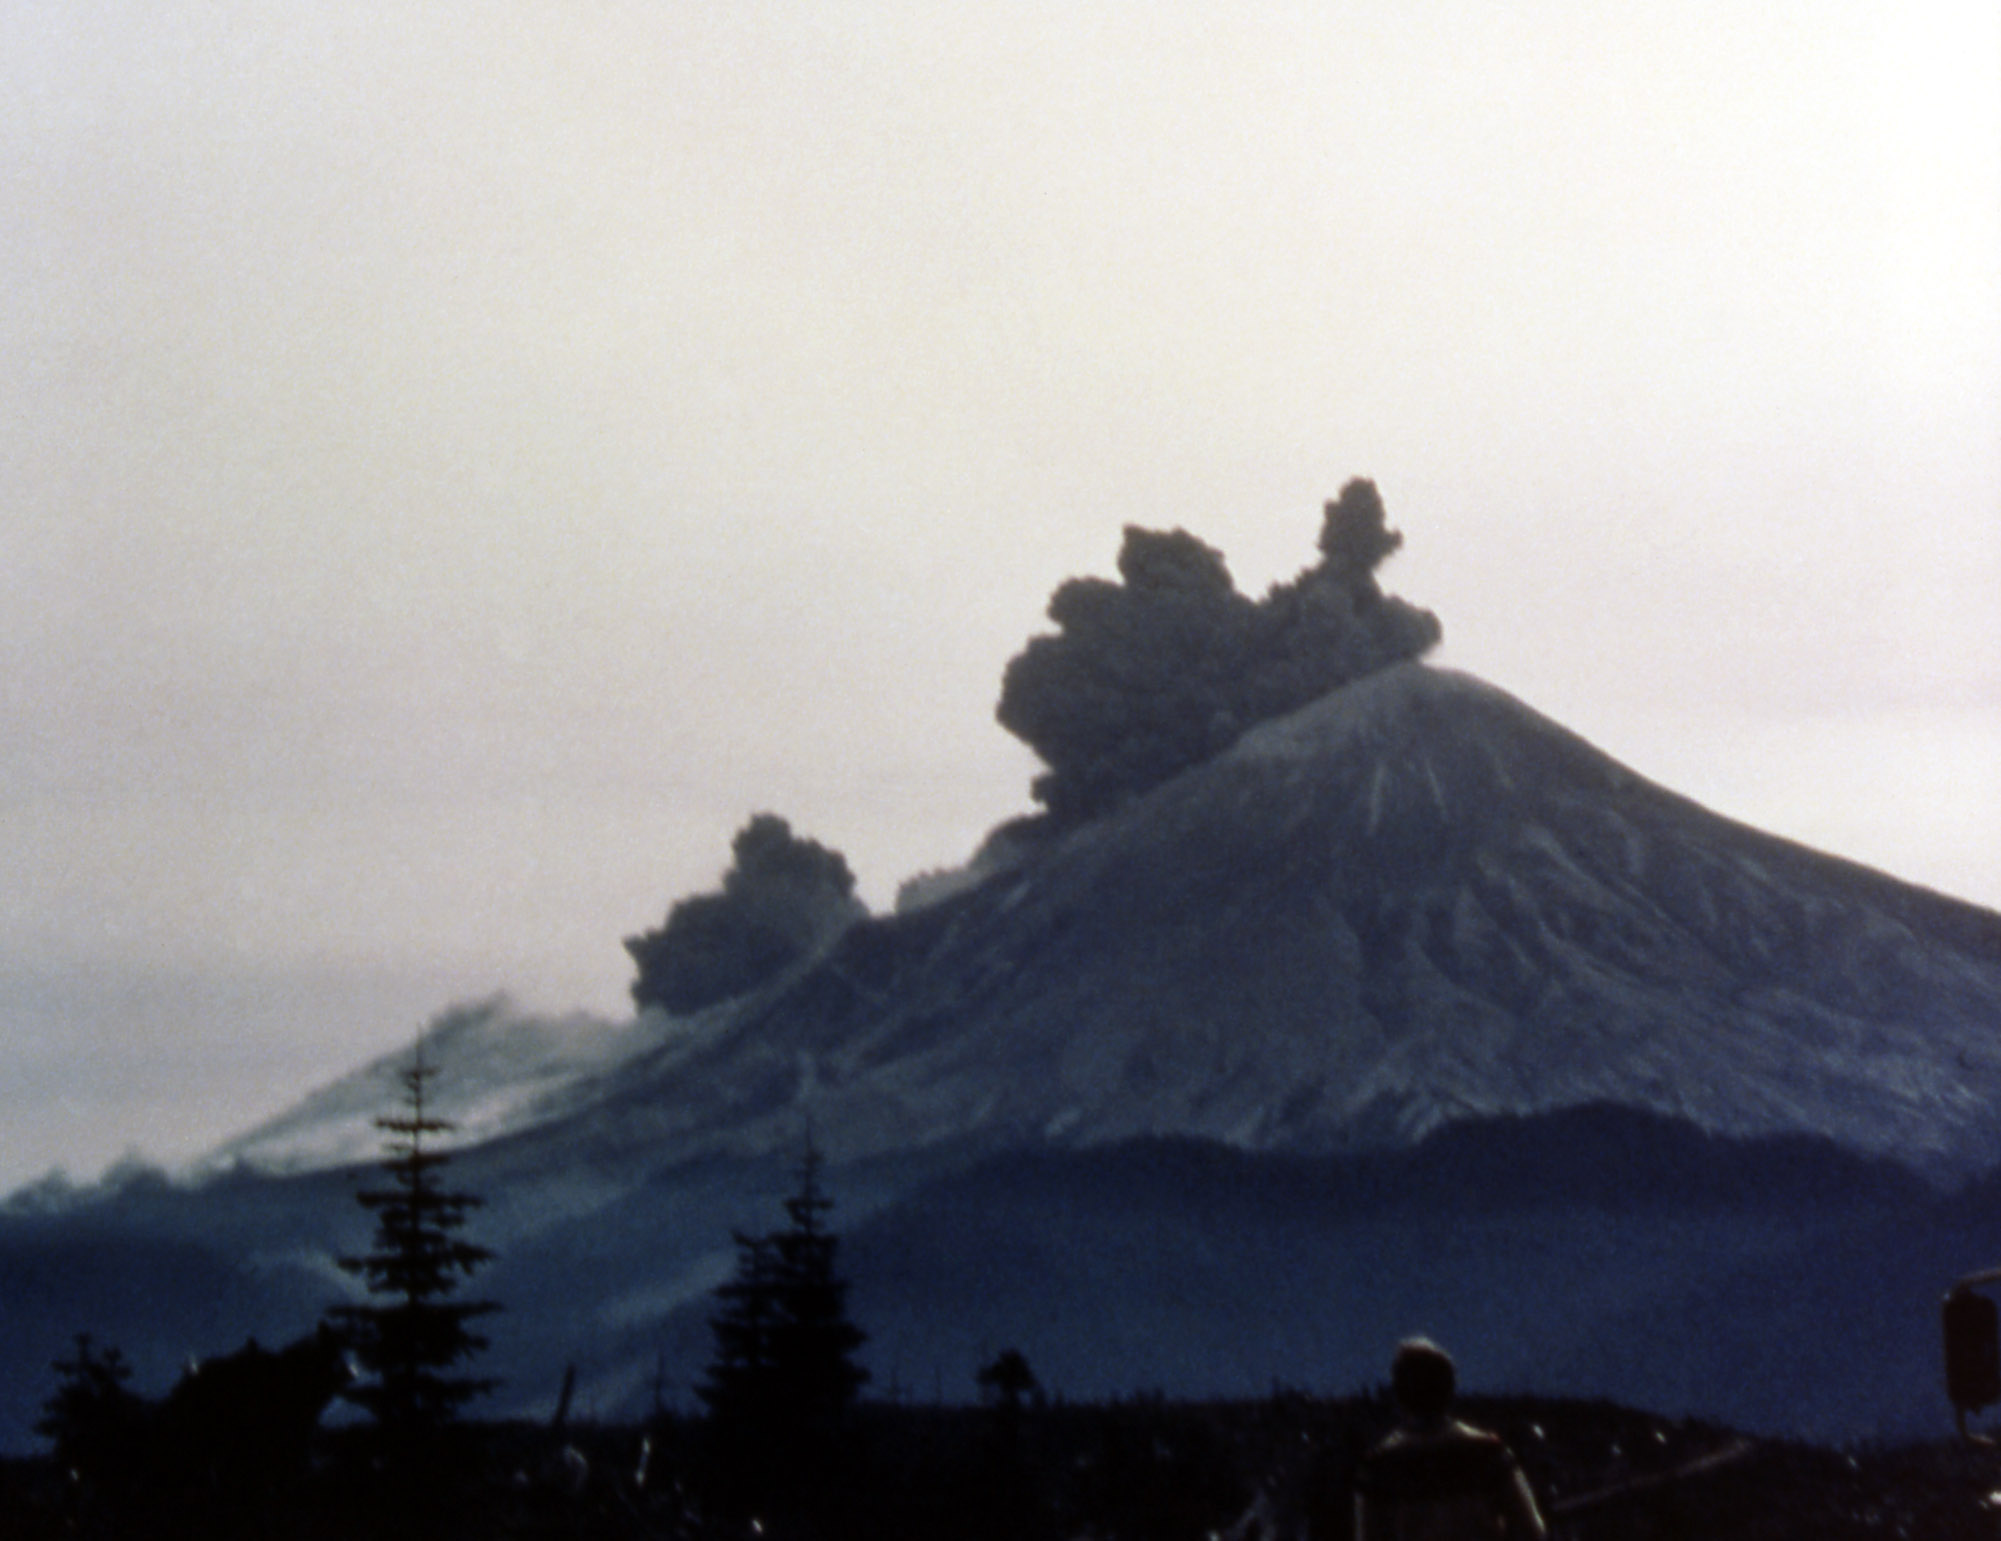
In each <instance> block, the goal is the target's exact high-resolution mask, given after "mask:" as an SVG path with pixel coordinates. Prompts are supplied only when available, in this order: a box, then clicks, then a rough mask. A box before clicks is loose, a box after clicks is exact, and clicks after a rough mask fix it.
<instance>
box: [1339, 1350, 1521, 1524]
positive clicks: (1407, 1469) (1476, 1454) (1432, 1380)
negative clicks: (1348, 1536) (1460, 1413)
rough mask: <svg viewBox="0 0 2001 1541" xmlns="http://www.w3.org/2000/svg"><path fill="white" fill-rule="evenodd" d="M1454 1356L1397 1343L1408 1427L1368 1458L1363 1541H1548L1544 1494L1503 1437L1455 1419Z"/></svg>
mask: <svg viewBox="0 0 2001 1541" xmlns="http://www.w3.org/2000/svg"><path fill="white" fill-rule="evenodd" d="M1457 1390H1458V1372H1457V1371H1456V1370H1455V1369H1454V1368H1453V1364H1452V1356H1451V1355H1449V1354H1447V1353H1446V1352H1445V1350H1444V1349H1442V1348H1440V1347H1439V1346H1438V1345H1437V1344H1436V1343H1433V1342H1431V1341H1430V1340H1429V1339H1427V1338H1411V1339H1409V1340H1408V1341H1406V1342H1403V1343H1400V1344H1398V1345H1397V1351H1396V1357H1395V1358H1394V1359H1393V1360H1392V1361H1391V1363H1390V1392H1391V1395H1392V1396H1394V1397H1395V1399H1396V1404H1397V1410H1398V1412H1399V1413H1400V1414H1401V1421H1400V1423H1399V1425H1398V1427H1397V1429H1396V1432H1395V1433H1393V1434H1391V1435H1390V1436H1389V1438H1387V1439H1385V1440H1384V1441H1383V1442H1382V1443H1381V1444H1379V1445H1377V1446H1376V1447H1375V1448H1374V1449H1373V1450H1371V1451H1369V1453H1368V1454H1367V1455H1365V1456H1364V1457H1363V1458H1362V1464H1361V1467H1360V1469H1359V1470H1358V1471H1357V1473H1356V1477H1355V1541H1472V1538H1475V1537H1479V1538H1488V1537H1506V1538H1508V1541H1523V1538H1530V1541H1543V1538H1545V1537H1547V1536H1548V1534H1549V1532H1548V1530H1547V1529H1546V1528H1545V1526H1544V1525H1543V1520H1542V1513H1541V1511H1540V1510H1538V1509H1537V1508H1536V1501H1535V1494H1534V1493H1532V1492H1531V1491H1530V1490H1529V1484H1528V1478H1526V1477H1525V1476H1523V1475H1522V1468H1521V1464H1520V1462H1518V1461H1517V1460H1516V1459H1515V1455H1514V1452H1513V1451H1512V1450H1510V1449H1509V1448H1508V1446H1507V1444H1506V1442H1505V1441H1504V1440H1502V1439H1501V1437H1500V1436H1499V1435H1497V1434H1490V1433H1488V1432H1487V1431H1486V1430H1485V1429H1476V1428H1474V1427H1472V1425H1470V1424H1465V1423H1461V1422H1459V1421H1458V1420H1457V1419H1455V1418H1453V1417H1452V1416H1451V1409H1452V1398H1453V1395H1454V1394H1455V1392H1456V1391H1457Z"/></svg>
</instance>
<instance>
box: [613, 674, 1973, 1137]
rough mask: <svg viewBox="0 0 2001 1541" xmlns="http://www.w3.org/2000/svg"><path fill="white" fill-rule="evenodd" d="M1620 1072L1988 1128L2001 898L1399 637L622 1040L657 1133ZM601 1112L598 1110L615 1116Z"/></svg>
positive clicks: (1048, 1131) (1362, 1130) (1864, 1113)
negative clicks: (1581, 730) (1056, 830)
mask: <svg viewBox="0 0 2001 1541" xmlns="http://www.w3.org/2000/svg"><path fill="white" fill-rule="evenodd" d="M1588 1102H1613V1103H1619V1104H1624V1105H1629V1106H1635V1107H1642V1108H1648V1109H1652V1110H1655V1111H1659V1112H1663V1113H1669V1114H1673V1115H1676V1116H1680V1117H1685V1118H1687V1119H1689V1120H1691V1121H1692V1122H1694V1123H1695V1124H1696V1125H1698V1126H1699V1127H1702V1128H1705V1129H1709V1130H1714V1131H1718V1132H1726V1133H1734V1134H1741V1135H1756V1134H1764V1133H1779V1132H1788V1131H1791V1132H1810V1133H1816V1134H1822V1135H1826V1136H1828V1137H1829V1138H1831V1139H1834V1140H1837V1141H1839V1142H1840V1143H1842V1144H1845V1145H1848V1146H1850V1147H1852V1148H1855V1149H1858V1150H1864V1151H1872V1152H1878V1153H1883V1154H1889V1155H1893V1156H1895V1157H1897V1158H1898V1159H1900V1160H1904V1161H1907V1162H1910V1163H1913V1164H1916V1165H1919V1166H1922V1167H1925V1168H1927V1169H1930V1170H1933V1171H1936V1172H1944V1173H1949V1172H1966V1171H1971V1170H1975V1169H1978V1168H1980V1167H1983V1166H1985V1165H1986V1164H1988V1163H1990V1162H1992V1161H1993V1160H1995V1159H1997V1157H2001V1122H1997V1118H1996V1113H1995V1110H1996V1109H2001V917H1996V916H1994V915H1992V914H1990V913H1988V912H1985V911H1982V910H1979V909H1977V908H1975V907H1973V906H1971V905H1966V904H1963V903H1960V902H1957V901H1954V900H1951V899H1947V898H1944V897H1942V896H1939V895H1936V894H1931V893H1928V892H1926V891H1924V890H1921V889H1917V888H1914V887H1912V886H1910V885H1907V884H1903V883H1899V882H1897V881H1895V880H1893V879H1890V878H1887V877H1884V876H1882V875H1881V874H1877V873H1873V872H1870V871H1868V870H1867V869H1864V868H1861V867H1858V866H1856V865H1854V864H1852V863H1848V862H1843V861H1840V860H1837V859H1835V858H1832V857H1828V856H1823V855H1820V854H1818V853H1815V852H1812V851H1809V850H1807V849H1805V848H1803V847H1800V846H1797V845H1793V844H1790V843H1788V842H1785V841H1782V840H1779V839H1776V838H1774V837H1771V836H1768V835H1764V834H1760V833H1759V832H1757V831H1754V830H1751V829H1748V828H1746V827H1744V826H1741V825H1738V824H1734V823H1732V822H1730V821H1728V820H1725V819H1722V818H1719V817H1717V816H1715V815H1713V814H1710V813H1708V812H1706V811H1705V810H1703V809H1701V808H1699V807H1697V806H1696V805H1695V804H1693V803H1691V802H1689V801H1687V800H1686V799H1683V798H1680V797H1677V796H1675V795H1673V794H1671V793H1668V792H1666V791H1663V790H1662V789H1660V788H1658V787H1656V786H1654V785H1652V784H1650V783H1648V782H1646V781H1645V780H1643V779H1642V778H1640V777H1638V776H1636V775H1634V774H1633V773H1632V772H1630V771H1628V770H1627V769H1625V768H1624V767H1623V766H1620V765H1619V764H1617V763H1616V762H1614V761H1612V760H1611V759H1609V758H1608V757H1606V756H1604V755H1603V754H1601V753H1599V752H1598V751H1596V750H1594V749H1593V748H1591V747H1590V746H1589V745H1588V744H1586V743H1585V742H1584V741H1583V740H1581V739H1579V738H1577V737H1576V736H1575V735H1573V734H1570V733H1568V732H1566V731H1564V730H1563V729H1561V728H1559V727H1557V726H1556V725H1554V724H1552V723H1550V722H1548V721H1547V720H1546V719H1544V718H1541V717H1539V716H1537V715H1536V714H1535V713H1533V712H1531V711H1530V710H1529V709H1528V708H1526V707H1524V706H1522V705H1521V704H1520V703H1519V702H1516V701H1514V700H1513V699H1512V698H1510V697H1508V696H1506V695H1505V694H1503V693H1502V692H1500V691H1498V690H1495V689H1493V688H1492V687H1490V686H1487V685H1484V684H1481V683H1479V682H1478V681H1475V680H1473V679H1470V678H1468V677H1465V676H1462V675H1457V674H1451V673H1446V672H1441V671H1437V670H1433V669H1429V668H1425V667H1423V666H1419V665H1405V666H1400V667H1398V668H1395V669H1391V670H1386V671H1384V672H1383V673H1382V674H1379V675H1377V676H1374V677H1372V678H1370V679H1368V680H1366V681H1363V682H1361V683H1359V684H1356V685H1353V686H1350V687H1348V688H1347V689H1345V690H1342V691H1339V692H1337V693H1335V694H1334V695H1332V696H1329V697H1327V698H1326V699H1325V700H1323V701H1321V702H1319V703H1318V704H1316V705H1315V706H1313V707H1310V708H1308V709H1306V710H1305V711H1303V712H1300V713H1297V714H1295V715H1294V716H1292V717H1290V718H1286V719H1283V720H1281V721H1279V722H1275V723H1272V724H1268V725H1266V726H1264V727H1262V728H1260V729H1258V730H1256V731H1254V732H1252V733H1250V734H1248V735H1246V736H1245V738H1244V739H1242V740H1241V741H1240V742H1239V743H1238V744H1237V745H1236V746H1235V747H1234V748H1233V749H1232V750H1231V751H1229V752H1228V753H1226V754H1224V755H1222V756H1221V757H1219V758H1218V759H1216V760H1214V761H1212V762H1210V763H1209V764H1207V765H1204V766H1202V767H1199V768H1198V769H1196V770H1193V771H1190V772H1188V773H1186V774H1184V775H1182V776H1180V777H1178V778H1177V779H1176V780H1174V781H1173V782H1171V783H1169V784H1167V785H1165V786H1163V787H1161V788H1159V789H1158V790H1156V791H1155V792H1154V793H1152V794H1151V795H1149V796H1147V797H1145V798H1143V799H1140V800H1138V801H1136V802H1134V803H1131V804H1129V805H1127V806H1126V807H1125V808H1123V809H1122V810H1121V811H1119V812H1118V813H1117V814H1115V815H1113V816H1110V817H1108V818H1105V819H1102V820H1100V821H1098V822H1097V823H1095V824H1092V825H1089V826H1087V827H1085V828H1083V829H1080V830H1077V831H1076V832H1074V833H1072V834H1071V835H1069V836H1068V837H1066V838H1064V839H1061V840H1059V841H1057V842H1055V843H1053V844H1051V845H1049V846H1048V847H1046V848H1044V849H1042V850H1039V851H1035V852H1033V853H1031V854H1030V855H1029V856H1027V857H1026V858H1024V859H1023V860H1022V861H1021V862H1019V863H1018V864H1017V865H1016V866H1014V867H1013V868H1012V869H1011V870H1008V871H1004V872H1002V873H1000V874H998V875H996V876H994V877H992V878H990V879H988V880H987V881H986V882H984V883H982V884H981V885H979V886H978V887H976V888H974V889H973V890H972V891H970V892H967V893H963V894H960V895H957V896H955V897H953V898H951V899H948V900H946V901H944V902H942V903H941V904H939V905H936V906H934V907H932V908H930V909H927V910H922V911H918V912H916V913H914V914H909V915H903V916H897V917H890V918H885V919H880V920H874V921H869V922H865V923H863V924H862V925H859V926H857V927H855V928H854V929H852V930H851V931H850V932H849V933H848V934H847V935H846V936H845V937H844V938H843V939H842V941H841V942H840V944H838V945H837V946H836V947H835V948H834V949H833V951H832V952H831V953H830V954H829V955H828V956H826V957H825V958H824V959H822V960H821V961H820V962H819V963H818V964H817V965H816V966H815V967H812V968H810V969H808V970H805V971H804V972H802V973H800V974H798V975H796V976H794V977H793V978H791V979H790V980H789V981H787V982H786V983H785V984H783V985H782V986H780V987H778V988H776V989H774V990H772V991H770V992H767V993H766V994H765V995H763V996H761V997H758V998H756V999H753V1000H749V1001H745V1002H743V1003H741V1004H740V1005H739V1007H738V1008H737V1009H736V1010H735V1011H733V1012H729V1013H725V1014H723V1015H722V1016H720V1017H718V1018H717V1019H716V1020H715V1021H713V1022H712V1023H711V1024H710V1025H709V1027H708V1028H707V1030H706V1031H704V1032H701V1033H698V1034H693V1035H689V1036H688V1037H685V1038H683V1039H681V1040H678V1041H677V1042H676V1043H675V1044H674V1045H673V1046H672V1047H671V1048H669V1049H666V1050H663V1051H662V1052H660V1053H658V1054H656V1055H653V1056H650V1057H649V1056H643V1055H642V1056H640V1057H637V1058H635V1059H634V1060H632V1061H631V1062H630V1063H629V1064H628V1065H627V1066H626V1067H625V1069H624V1071H623V1072H622V1073H621V1076H620V1078H619V1080H618V1082H617V1084H616V1086H615V1087H613V1088H611V1089H610V1092H609V1095H608V1096H607V1097H606V1098H605V1099H604V1101H603V1102H602V1103H601V1104H600V1105H598V1106H597V1107H596V1108H595V1109H594V1112H593V1116H594V1119H595V1120H596V1121H597V1122H598V1123H599V1126H600V1131H601V1132H608V1128H609V1127H611V1126H619V1125H623V1126H625V1127H628V1128H629V1130H630V1137H631V1138H632V1139H633V1140H635V1141H636V1142H640V1143H643V1144H644V1145H646V1147H647V1148H648V1149H649V1150H650V1151H651V1152H652V1153H653V1154H654V1155H655V1156H659V1155H664V1154H666V1153H667V1152H669V1151H672V1152H674V1153H676V1154H680V1155H687V1154H693V1153H696V1152H699V1151H705V1150H715V1151H721V1150H736V1151H746V1150H753V1149H756V1150H770V1149H773V1148H776V1147H777V1146H779V1145H781V1144H783V1143H784V1142H785V1141H788V1140H796V1139H797V1137H798V1134H799V1131H800V1130H801V1128H803V1127H804V1124H805V1123H806V1122H807V1121H808V1120H810V1122H811V1123H812V1126H813V1128H814V1130H815V1134H816V1138H818V1139H819V1140H821V1141H822V1143H823V1144H825V1145H826V1146H827V1147H828V1148H829V1149H830V1150H831V1151H833V1152H834V1153H836V1154H837V1155H841V1156H848V1157H851V1156H858V1155H862V1154H867V1153H872V1152H880V1151H887V1150H897V1149H906V1148H910V1147H914V1146H924V1145H928V1144H933V1143H939V1142H968V1141H970V1142H973V1143H975V1144H977V1145H978V1146H979V1147H981V1148H998V1147H1005V1146H1010V1145H1015V1144H1020V1143H1024V1142H1027V1143H1034V1142H1044V1141H1054V1142H1057V1143H1064V1144H1089V1143H1094V1142H1103V1141H1109V1140H1117V1139H1124V1138H1129V1137H1133V1136H1140V1135H1187V1136H1194V1137H1200V1138H1206V1139H1214V1140H1218V1141H1222V1142H1224V1143H1226V1144H1230V1145H1235V1146H1240V1147H1243V1148H1247V1149H1274V1150H1294V1151H1329V1150H1341V1149H1354V1148H1361V1147H1365V1146H1369V1145H1374V1144H1381V1143H1385V1142H1388V1143H1399V1142H1408V1141H1410V1140H1412V1139H1415V1138H1417V1137H1419V1136H1421V1135H1423V1134H1424V1133H1426V1132H1427V1131H1429V1130H1431V1129H1434V1128H1437V1127H1439V1126H1441V1125H1443V1124H1446V1123H1449V1122H1451V1121H1452V1120H1454V1119H1458V1118H1465V1117H1471V1116H1488V1115H1499V1114H1511V1113H1530V1112H1538V1111H1547V1110H1550V1109H1555V1108H1561V1107H1567V1106H1574V1105H1578V1104H1582V1103H1588ZM606 1121H609V1125H608V1124H607V1123H606Z"/></svg>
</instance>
